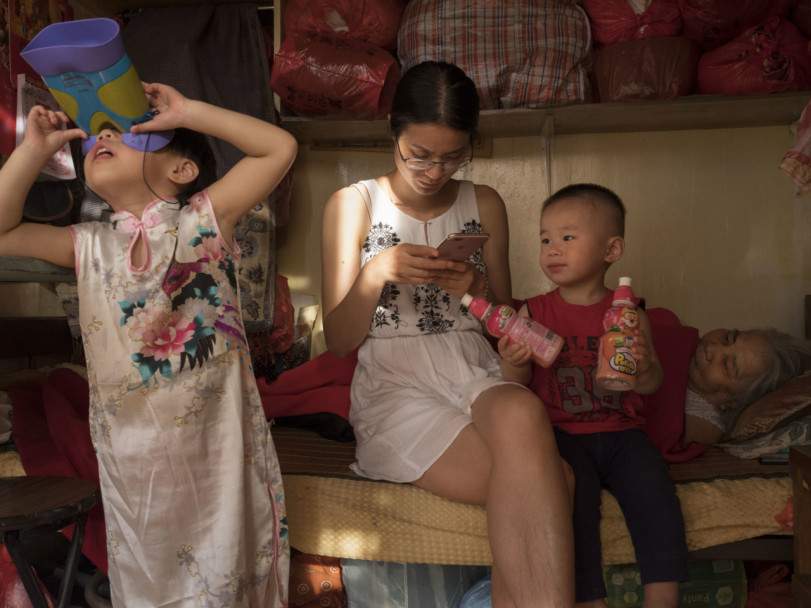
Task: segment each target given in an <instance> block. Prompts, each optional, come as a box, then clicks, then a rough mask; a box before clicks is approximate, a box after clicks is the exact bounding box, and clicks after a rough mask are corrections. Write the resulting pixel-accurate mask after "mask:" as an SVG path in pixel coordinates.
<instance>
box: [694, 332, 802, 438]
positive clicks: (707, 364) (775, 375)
mask: <svg viewBox="0 0 811 608" xmlns="http://www.w3.org/2000/svg"><path fill="white" fill-rule="evenodd" d="M809 368H811V342H809V341H808V340H800V339H798V338H795V337H793V336H790V335H788V334H785V333H782V332H779V331H776V330H774V329H751V330H747V331H738V330H730V329H714V330H712V331H709V332H707V333H706V334H704V336H702V338H701V340H699V343H698V346H697V347H696V349H695V353H694V354H693V357H692V359H691V360H690V372H689V377H688V380H687V396H686V402H685V431H684V438H683V440H682V443H684V444H685V445H686V444H688V443H690V442H696V443H703V444H705V445H711V444H714V443H717V442H718V441H720V440H721V438H722V437H724V435H726V434H727V433H728V432H729V430H730V429H731V428H732V425H733V424H734V422H735V420H736V419H737V417H738V415H739V414H740V413H741V412H742V411H743V410H744V409H745V408H746V407H747V406H748V405H750V404H752V403H754V402H755V401H757V400H758V399H760V398H761V397H762V396H764V395H766V394H767V393H769V392H771V391H773V390H775V389H777V388H778V387H780V386H782V385H783V384H785V383H786V382H788V381H789V380H790V379H792V378H793V377H795V376H798V375H799V374H802V373H804V372H805V371H806V370H808V369H809Z"/></svg>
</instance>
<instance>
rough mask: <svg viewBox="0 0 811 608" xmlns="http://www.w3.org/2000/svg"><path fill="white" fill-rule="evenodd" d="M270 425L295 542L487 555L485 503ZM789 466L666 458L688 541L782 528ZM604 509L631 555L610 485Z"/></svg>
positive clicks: (362, 554) (442, 557)
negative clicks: (365, 472) (375, 469)
mask: <svg viewBox="0 0 811 608" xmlns="http://www.w3.org/2000/svg"><path fill="white" fill-rule="evenodd" d="M272 434H273V439H274V443H275V445H276V452H277V454H278V457H279V463H280V466H281V469H282V474H283V476H284V484H285V496H286V503H287V516H288V523H289V526H290V540H291V544H292V545H293V546H294V547H296V548H297V549H299V550H300V551H304V552H306V553H315V554H320V555H329V556H335V557H347V558H353V559H367V560H380V561H395V562H416V563H436V564H470V565H487V564H489V563H490V560H491V555H490V549H489V545H488V543H487V523H486V519H485V512H484V509H483V508H481V507H475V506H471V505H463V504H459V503H455V502H452V501H449V500H446V499H443V498H440V497H438V496H434V495H433V494H431V493H429V492H426V491H424V490H421V489H419V488H416V487H414V486H411V485H409V484H394V483H387V482H379V481H370V480H367V479H364V478H362V477H359V476H357V475H355V473H353V472H352V471H351V469H349V465H350V464H351V463H352V462H353V461H354V447H355V446H354V443H341V442H337V441H332V440H329V439H324V438H323V437H320V436H319V435H317V434H316V433H314V432H312V431H306V430H300V429H293V428H282V427H275V426H274V427H273V428H272ZM787 471H788V467H787V466H785V465H776V466H775V465H760V464H759V463H757V462H756V461H749V460H743V459H739V458H736V457H734V456H729V455H728V454H726V453H725V452H723V451H722V450H720V449H718V448H713V449H711V450H710V451H709V452H708V453H707V454H705V455H704V456H702V457H701V458H698V459H696V460H694V461H691V462H688V463H683V464H677V465H671V474H672V476H673V478H674V479H675V480H676V482H677V492H678V495H679V499H680V500H681V504H682V510H683V511H684V517H685V526H686V530H687V542H688V548H689V549H690V550H696V549H702V548H705V547H711V546H715V545H718V544H723V543H729V542H735V541H738V540H743V539H747V538H754V537H756V536H760V535H763V534H781V533H785V532H784V531H783V529H782V528H780V526H779V525H778V524H777V522H776V521H775V519H774V516H775V515H777V514H778V513H779V512H780V511H781V510H782V508H783V506H784V505H785V503H786V500H787V499H788V497H789V496H791V478H790V477H789V476H788V472H787ZM699 480H701V481H699ZM705 480H710V481H705ZM602 513H603V519H602V522H601V536H602V543H603V556H604V561H605V563H607V564H617V563H628V562H633V561H635V558H634V554H633V547H632V545H631V540H630V535H629V533H628V529H627V527H626V525H625V521H624V519H623V517H622V513H621V511H620V508H619V505H618V504H617V501H616V499H614V497H613V496H611V495H610V494H609V493H608V492H603V508H602Z"/></svg>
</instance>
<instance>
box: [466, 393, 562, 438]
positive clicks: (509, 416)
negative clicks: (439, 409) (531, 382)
mask: <svg viewBox="0 0 811 608" xmlns="http://www.w3.org/2000/svg"><path fill="white" fill-rule="evenodd" d="M473 408H474V417H475V416H476V414H477V412H476V410H478V413H479V414H480V415H479V418H484V419H486V420H487V421H488V422H489V424H490V425H491V426H493V427H500V428H507V429H510V428H517V429H522V428H527V427H530V428H532V427H543V428H544V429H546V428H551V427H550V426H549V416H548V415H547V413H546V408H545V407H544V404H543V403H542V402H541V400H540V399H539V398H538V397H537V396H536V395H535V394H533V393H532V392H530V391H529V390H527V389H524V388H522V387H519V386H513V385H501V386H497V387H494V388H492V389H490V390H488V391H486V392H485V393H483V394H482V396H481V397H480V398H479V399H477V400H476V402H475V403H474V406H473ZM482 414H483V415H482Z"/></svg>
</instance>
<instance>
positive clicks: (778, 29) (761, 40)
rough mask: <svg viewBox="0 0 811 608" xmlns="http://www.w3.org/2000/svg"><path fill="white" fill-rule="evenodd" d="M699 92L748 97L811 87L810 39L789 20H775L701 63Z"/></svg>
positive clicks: (697, 80)
mask: <svg viewBox="0 0 811 608" xmlns="http://www.w3.org/2000/svg"><path fill="white" fill-rule="evenodd" d="M696 84H697V87H696V88H697V90H698V92H699V93H710V94H719V93H720V94H722V95H745V94H748V93H779V92H782V91H805V90H807V89H809V88H811V54H809V52H808V39H807V38H806V37H805V36H803V35H802V33H801V32H800V31H799V30H798V29H797V28H796V27H795V26H794V25H793V24H792V23H791V22H789V21H788V20H786V19H782V18H780V17H771V18H769V19H767V20H766V21H765V22H764V23H763V24H762V25H759V26H756V27H753V28H750V29H748V30H746V31H745V32H743V33H742V34H741V35H739V36H738V37H737V38H735V39H734V40H731V41H730V42H727V43H726V44H725V45H723V46H721V47H718V48H717V49H715V50H714V51H707V52H706V53H704V54H703V55H702V56H701V58H700V59H699V60H698V68H697V73H696Z"/></svg>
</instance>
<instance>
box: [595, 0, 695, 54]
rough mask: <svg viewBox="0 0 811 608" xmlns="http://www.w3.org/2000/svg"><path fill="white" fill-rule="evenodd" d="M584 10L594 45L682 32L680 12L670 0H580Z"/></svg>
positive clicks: (675, 34)
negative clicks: (635, 0)
mask: <svg viewBox="0 0 811 608" xmlns="http://www.w3.org/2000/svg"><path fill="white" fill-rule="evenodd" d="M635 5H636V6H635ZM643 7H644V10H639V9H640V8H643ZM583 10H585V11H586V14H587V15H588V16H589V21H590V23H591V35H592V37H593V38H594V46H595V48H599V47H601V46H605V45H608V44H614V43H616V42H623V41H625V40H640V39H642V38H656V37H659V36H678V35H679V34H680V33H681V27H682V20H681V12H679V6H678V4H676V3H675V2H673V0H643V1H641V2H638V1H637V2H634V1H633V0H583Z"/></svg>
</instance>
